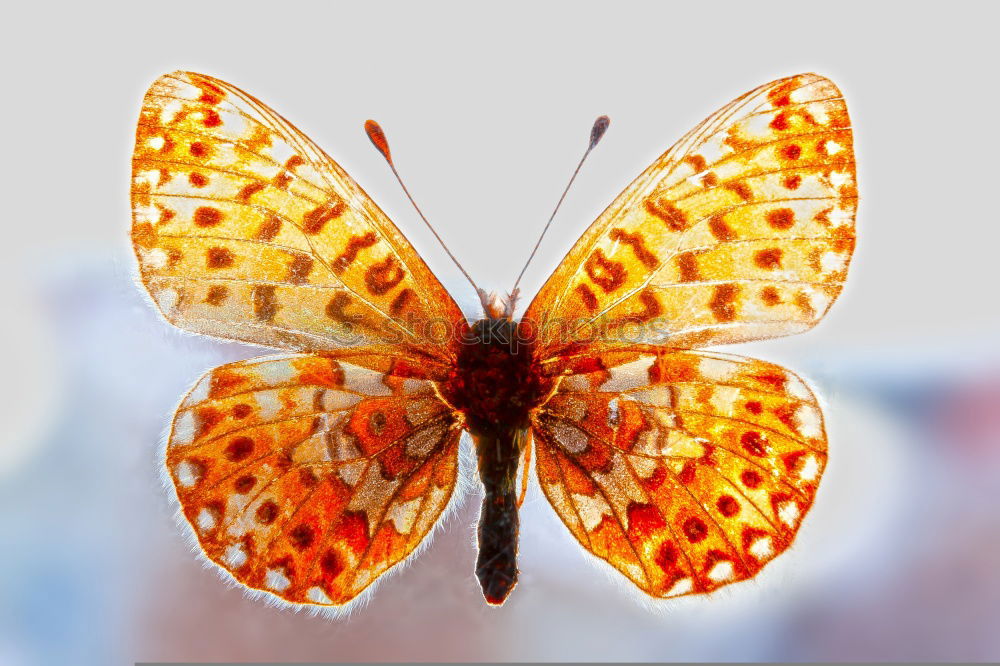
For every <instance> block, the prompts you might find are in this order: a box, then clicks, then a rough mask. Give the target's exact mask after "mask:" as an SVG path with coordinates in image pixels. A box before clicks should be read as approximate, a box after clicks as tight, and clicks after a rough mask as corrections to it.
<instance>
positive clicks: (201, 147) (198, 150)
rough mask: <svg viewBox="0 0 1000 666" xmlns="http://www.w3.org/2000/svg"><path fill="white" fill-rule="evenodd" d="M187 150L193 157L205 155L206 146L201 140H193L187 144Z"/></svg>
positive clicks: (206, 153)
mask: <svg viewBox="0 0 1000 666" xmlns="http://www.w3.org/2000/svg"><path fill="white" fill-rule="evenodd" d="M188 152H189V153H191V154H192V155H194V156H195V157H205V156H206V155H208V146H206V145H205V144H204V143H202V142H201V141H195V142H194V143H192V144H191V145H190V146H188Z"/></svg>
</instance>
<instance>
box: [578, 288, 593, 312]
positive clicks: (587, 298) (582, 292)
mask: <svg viewBox="0 0 1000 666" xmlns="http://www.w3.org/2000/svg"><path fill="white" fill-rule="evenodd" d="M576 292H577V294H578V295H579V296H580V300H581V301H583V306H584V307H585V308H587V310H589V311H590V312H597V306H598V303H597V296H594V292H593V291H591V290H590V287H588V286H587V285H585V284H583V283H580V284H578V285H576Z"/></svg>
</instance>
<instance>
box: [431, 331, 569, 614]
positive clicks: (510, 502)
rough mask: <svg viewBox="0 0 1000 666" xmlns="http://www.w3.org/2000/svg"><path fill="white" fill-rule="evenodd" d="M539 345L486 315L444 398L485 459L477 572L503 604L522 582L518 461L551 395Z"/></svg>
mask: <svg viewBox="0 0 1000 666" xmlns="http://www.w3.org/2000/svg"><path fill="white" fill-rule="evenodd" d="M554 383H555V382H554V381H553V380H552V379H551V378H549V377H545V376H543V375H542V373H541V372H540V369H539V366H538V363H537V360H536V358H535V356H534V348H533V345H532V344H530V341H528V340H524V339H522V337H521V333H520V331H519V327H518V325H517V324H516V323H515V322H513V321H511V319H509V318H507V317H503V316H499V317H488V318H486V319H481V320H479V321H477V322H475V323H474V324H473V325H472V328H471V331H470V335H469V337H468V339H467V340H464V341H463V342H462V344H461V345H460V347H459V351H458V359H457V362H456V364H455V369H454V371H453V373H452V377H451V380H450V381H449V382H448V383H446V384H445V386H444V387H443V388H444V390H443V393H444V397H445V399H446V400H447V401H448V402H449V403H450V404H451V405H452V406H453V407H455V408H456V409H457V410H458V411H459V412H460V413H461V414H463V416H464V419H465V423H466V426H467V428H468V430H469V433H470V435H471V436H472V440H473V442H474V444H475V448H476V453H477V457H478V460H479V478H480V481H481V482H482V484H483V491H484V494H483V505H482V510H481V513H480V518H479V526H478V533H479V557H478V561H477V564H476V575H477V577H478V578H479V581H480V585H481V586H482V588H483V595H484V596H485V597H486V600H487V601H489V602H490V603H492V604H500V603H503V601H504V599H506V598H507V595H508V594H510V591H511V590H512V589H513V587H514V584H515V583H516V582H517V563H516V555H517V533H518V514H517V477H518V474H517V472H518V462H519V461H520V459H521V455H522V453H523V450H524V447H525V445H526V444H527V442H528V440H529V434H528V428H529V426H530V419H531V413H532V411H533V410H535V409H536V408H538V407H539V406H540V405H541V404H542V403H543V402H544V400H545V399H546V397H547V396H548V395H549V394H550V393H551V391H552V387H553V385H554Z"/></svg>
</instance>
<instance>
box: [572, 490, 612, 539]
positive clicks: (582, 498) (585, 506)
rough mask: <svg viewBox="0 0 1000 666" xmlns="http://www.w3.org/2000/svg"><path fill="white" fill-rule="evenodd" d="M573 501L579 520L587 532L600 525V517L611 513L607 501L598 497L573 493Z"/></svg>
mask: <svg viewBox="0 0 1000 666" xmlns="http://www.w3.org/2000/svg"><path fill="white" fill-rule="evenodd" d="M573 501H574V503H575V504H576V508H577V512H578V513H579V514H580V520H581V521H583V528H584V529H585V530H587V531H588V532H590V531H592V530H593V529H594V528H595V527H597V526H598V525H600V523H601V518H602V517H604V516H605V515H607V516H610V515H613V514H612V513H611V507H610V506H608V503H607V502H605V501H604V500H603V499H601V498H599V497H591V496H589V495H580V494H574V495H573Z"/></svg>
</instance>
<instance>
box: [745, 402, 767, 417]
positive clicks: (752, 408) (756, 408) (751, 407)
mask: <svg viewBox="0 0 1000 666" xmlns="http://www.w3.org/2000/svg"><path fill="white" fill-rule="evenodd" d="M746 408H747V411H748V412H750V413H751V414H760V413H761V412H762V411H764V406H763V405H761V404H760V402H758V401H757V400H751V401H750V402H748V403H747V404H746Z"/></svg>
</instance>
